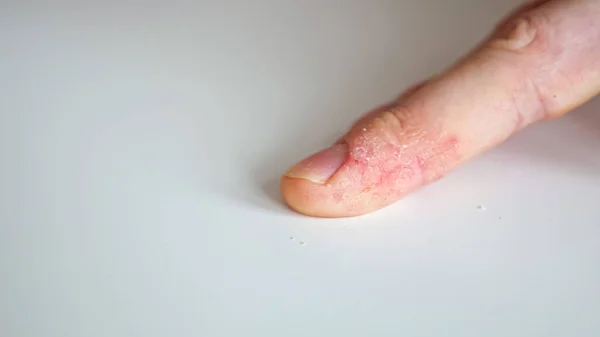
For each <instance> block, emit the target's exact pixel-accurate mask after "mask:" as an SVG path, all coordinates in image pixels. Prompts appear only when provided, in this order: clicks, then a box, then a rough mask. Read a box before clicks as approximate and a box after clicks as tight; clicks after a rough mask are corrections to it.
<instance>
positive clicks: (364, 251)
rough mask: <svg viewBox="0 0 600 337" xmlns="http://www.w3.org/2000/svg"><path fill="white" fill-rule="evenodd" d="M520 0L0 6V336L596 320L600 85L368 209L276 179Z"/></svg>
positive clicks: (589, 324)
mask: <svg viewBox="0 0 600 337" xmlns="http://www.w3.org/2000/svg"><path fill="white" fill-rule="evenodd" d="M517 3H518V1H517V0H512V1H496V0H494V1H492V0H488V1H480V0H461V1H458V0H457V1H452V2H450V1H441V0H440V1H421V0H405V1H383V0H382V1H371V0H369V1H367V0H364V1H350V0H349V1H319V2H317V1H277V2H276V1H272V2H271V3H268V2H267V1H266V0H263V1H247V2H243V1H241V0H240V1H237V2H233V1H230V2H228V3H227V4H224V3H221V4H217V1H214V3H212V4H211V3H209V2H208V1H196V2H195V3H193V4H185V5H183V4H181V3H180V4H169V3H168V2H166V1H165V2H164V3H157V2H156V3H152V4H151V3H146V4H145V5H142V4H139V5H129V4H127V5H126V4H117V3H109V2H98V3H96V4H87V5H84V4H79V5H73V4H71V5H67V4H66V3H61V4H58V3H57V4H54V5H49V4H45V3H44V2H41V0H40V2H39V4H38V5H36V6H34V5H27V6H25V5H16V4H12V5H9V4H4V5H1V6H2V7H0V8H1V10H0V46H1V47H0V48H1V50H2V51H1V54H0V60H1V62H0V74H1V76H0V88H1V91H0V154H1V158H2V166H1V168H0V173H1V175H0V335H1V336H7V337H13V336H14V337H21V336H22V337H25V336H27V337H39V336H45V337H51V336H73V337H75V336H111V337H117V336H127V337H131V336H143V337H151V336H178V337H179V336H203V337H213V336H436V337H437V336H444V337H453V336H461V337H465V336H477V337H480V336H486V337H507V336H509V337H511V336H524V337H525V336H526V337H537V336H540V337H542V336H543V337H550V336H561V337H562V336H564V337H573V336H577V337H588V336H590V337H591V336H598V335H600V267H599V266H600V209H599V204H598V200H600V199H599V197H600V155H599V153H600V152H599V150H600V114H599V113H598V109H599V108H600V104H599V103H600V101H598V100H596V101H595V102H592V103H591V104H588V105H587V106H585V107H584V108H582V109H580V110H579V111H577V112H575V113H573V114H571V115H569V116H567V117H565V118H563V119H560V120H557V121H553V122H551V123H547V124H544V125H538V126H535V127H533V128H531V129H529V130H527V131H525V132H523V133H522V134H520V135H519V136H517V137H516V138H514V139H512V140H511V141H509V142H508V143H507V144H504V145H503V146H501V147H499V148H498V149H496V150H494V151H492V152H491V153H489V154H487V155H485V156H484V157H482V158H480V159H478V160H476V161H474V162H472V163H471V164H469V165H467V166H465V167H464V168H462V169H461V170H459V171H457V172H455V173H454V174H452V175H450V176H449V177H447V178H446V179H444V180H442V181H441V182H439V183H437V184H435V185H432V186H430V187H428V188H426V189H423V190H421V191H419V192H418V193H416V194H414V195H412V196H410V197H409V198H407V199H405V200H404V201H402V202H400V203H398V204H397V205H394V206H393V207H390V208H387V209H385V210H383V211H381V212H378V213H375V214H373V215H369V216H366V217H362V218H356V219H345V220H320V219H311V218H306V217H302V216H299V215H296V214H294V213H292V212H290V211H288V210H287V209H286V208H285V207H283V206H282V204H281V201H280V199H279V196H278V176H279V174H281V173H282V172H283V171H284V170H285V168H287V166H289V165H290V164H292V163H294V162H295V161H296V160H297V159H300V158H301V157H303V156H304V155H307V154H310V153H311V152H312V151H314V150H317V149H318V148H320V147H321V146H323V145H325V144H328V143H329V142H330V141H332V140H333V139H335V138H336V137H337V136H338V135H339V134H340V133H341V132H342V131H344V130H345V128H346V127H347V126H348V125H349V124H350V122H351V120H352V119H353V118H354V117H356V116H357V115H359V114H360V113H362V112H363V111H365V110H367V109H369V108H371V107H373V106H375V105H377V104H379V103H382V102H384V101H386V100H387V99H389V98H391V97H393V96H394V95H395V94H397V93H399V92H400V91H401V90H402V89H403V88H405V87H406V86H408V85H409V84H411V83H413V82H414V81H417V80H420V79H422V78H425V77H427V76H428V75H431V74H433V73H434V72H436V71H438V70H440V69H442V68H444V67H445V66H447V65H448V64H449V63H450V62H452V61H453V60H454V59H455V58H456V57H458V56H459V55H461V54H462V53H464V52H466V51H467V50H468V49H469V48H470V47H471V46H472V45H474V44H475V43H476V42H478V41H479V39H480V38H482V37H483V36H484V35H486V34H487V33H488V31H489V30H490V29H491V27H492V26H493V25H494V23H495V21H496V20H497V19H499V18H500V17H501V16H503V15H504V14H505V13H506V12H507V11H508V10H509V9H510V8H511V7H513V6H514V5H515V4H517ZM478 205H484V206H485V208H486V210H485V211H482V210H479V209H478ZM290 237H294V238H295V240H290ZM300 241H304V242H305V245H304V246H302V245H301V244H300Z"/></svg>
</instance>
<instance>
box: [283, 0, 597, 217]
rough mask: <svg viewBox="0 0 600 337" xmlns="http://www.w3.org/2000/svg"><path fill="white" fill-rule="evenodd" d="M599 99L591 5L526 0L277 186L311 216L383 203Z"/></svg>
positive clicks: (357, 211)
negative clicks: (458, 56) (465, 49)
mask: <svg viewBox="0 0 600 337" xmlns="http://www.w3.org/2000/svg"><path fill="white" fill-rule="evenodd" d="M598 93H600V0H543V1H533V2H532V1H528V2H527V3H526V4H525V5H523V6H522V7H521V8H519V9H517V10H516V11H515V12H514V13H512V14H511V15H509V16H507V17H506V19H505V20H503V21H502V22H500V23H499V24H498V26H497V29H496V30H495V31H494V32H492V34H490V36H489V37H488V38H487V39H486V40H485V41H483V42H482V43H481V44H480V45H479V46H477V48H475V49H474V50H473V51H471V52H470V53H468V54H467V55H466V56H465V57H463V58H462V59H460V60H459V61H458V62H456V63H455V64H453V65H452V66H451V67H450V68H449V69H447V70H446V71H444V72H443V73H441V74H439V75H437V76H434V77H433V78H430V79H428V80H427V81H424V82H423V83H421V84H418V85H416V86H414V87H413V88H411V89H409V90H407V91H406V92H405V93H404V94H402V95H400V96H399V98H398V99H396V100H395V101H393V102H391V103H389V104H386V105H384V106H382V107H381V108H378V109H375V110H373V111H372V112H370V113H367V114H365V116H364V117H362V118H360V119H359V120H358V121H356V122H355V124H354V125H353V126H352V127H351V128H350V130H349V131H348V133H347V134H346V135H344V136H343V137H342V138H341V139H340V140H339V141H338V142H337V143H336V144H334V145H333V146H332V147H331V148H328V149H325V150H322V151H320V152H318V153H316V154H315V155H312V156H310V157H309V158H306V159H304V160H302V161H300V162H299V163H298V164H296V165H295V166H293V167H292V168H290V169H289V170H288V171H287V172H286V173H285V174H284V176H283V177H282V179H281V193H282V196H283V197H284V199H285V201H286V203H287V204H288V205H289V206H290V207H291V208H292V209H294V210H296V211H297V212H299V213H302V214H306V215H309V216H315V217H350V216H357V215H362V214H365V213H370V212H373V211H376V210H378V209H380V208H383V207H385V206H388V205H390V204H392V203H394V202H396V201H398V200H400V199H401V198H402V197H404V196H406V195H407V194H409V193H411V192H412V191H414V190H416V189H418V188H420V187H422V186H424V185H427V184H429V183H431V182H433V181H436V180H438V179H441V178H442V177H444V176H445V175H446V174H448V173H449V172H451V171H452V170H454V169H455V168H457V167H458V166H460V165H462V164H464V163H465V162H467V161H468V160H470V159H472V158H473V157H475V156H477V155H479V154H481V153H483V152H485V151H487V150H489V149H491V148H493V147H494V146H496V145H498V144H500V143H502V142H503V141H505V140H506V139H508V138H509V137H510V136H512V135H513V134H515V133H516V132H518V131H519V130H522V129H523V128H525V127H527V126H529V125H531V124H532V123H536V122H539V121H543V120H548V119H553V118H556V117H559V116H562V115H563V114H565V113H566V112H568V111H570V110H572V109H574V108H576V107H578V106H579V105H581V104H583V103H584V102H586V101H588V100H589V99H591V98H592V97H594V96H595V95H597V94H598Z"/></svg>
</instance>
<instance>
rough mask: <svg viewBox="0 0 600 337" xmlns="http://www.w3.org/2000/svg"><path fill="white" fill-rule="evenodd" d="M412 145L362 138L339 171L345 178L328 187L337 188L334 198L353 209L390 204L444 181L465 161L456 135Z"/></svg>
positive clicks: (331, 195) (420, 138)
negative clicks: (365, 204) (373, 203)
mask: <svg viewBox="0 0 600 337" xmlns="http://www.w3.org/2000/svg"><path fill="white" fill-rule="evenodd" d="M365 133H366V132H365ZM428 138H429V139H428ZM408 143H410V144H412V145H410V146H406V145H396V144H391V143H388V144H386V145H385V146H381V144H382V143H381V142H377V141H373V140H372V139H370V137H369V136H365V137H358V138H357V140H355V141H354V142H353V143H352V145H351V148H350V154H349V158H348V160H347V162H346V163H345V164H344V165H343V166H342V168H341V169H340V171H338V172H341V176H342V177H344V179H343V180H342V179H336V176H335V175H334V177H332V179H331V180H330V181H329V182H327V183H326V184H325V187H327V188H328V189H333V191H329V192H330V193H331V194H330V197H331V198H332V199H333V201H334V202H336V203H339V204H344V205H345V206H346V207H347V208H348V209H349V210H350V209H352V207H354V204H355V203H357V202H365V200H373V201H383V203H384V204H386V203H387V202H388V201H389V202H392V201H394V200H396V199H398V198H399V197H401V196H404V195H406V194H408V193H410V192H412V191H414V190H415V189H417V188H419V187H421V186H423V185H426V184H428V183H430V182H433V181H436V180H438V179H440V178H442V177H443V176H444V174H445V173H446V172H447V171H448V170H449V169H450V168H452V167H454V166H455V165H456V164H458V163H459V162H460V161H461V156H460V154H459V142H458V139H457V137H455V136H446V137H443V138H441V139H439V138H438V137H422V136H421V137H419V138H417V139H413V140H408ZM370 144H378V148H377V149H374V148H369V147H368V146H369V145H370ZM320 197H323V195H322V196H320Z"/></svg>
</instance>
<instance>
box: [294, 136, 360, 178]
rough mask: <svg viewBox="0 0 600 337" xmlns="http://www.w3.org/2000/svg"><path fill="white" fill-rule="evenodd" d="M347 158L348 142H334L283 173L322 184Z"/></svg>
mask: <svg viewBox="0 0 600 337" xmlns="http://www.w3.org/2000/svg"><path fill="white" fill-rule="evenodd" d="M347 158H348V144H346V143H343V144H336V145H333V146H332V147H330V148H328V149H325V150H323V151H321V152H318V153H315V154H313V155H312V156H310V157H308V158H306V159H304V160H303V161H301V162H299V163H298V164H296V165H295V166H294V167H292V168H291V169H289V170H288V171H287V172H286V174H285V175H286V176H287V177H290V178H298V179H305V180H309V181H312V182H314V183H317V184H324V183H325V182H327V180H329V178H331V177H332V176H333V175H334V174H335V173H336V172H337V171H338V170H339V169H340V167H342V165H344V163H345V162H346V159H347Z"/></svg>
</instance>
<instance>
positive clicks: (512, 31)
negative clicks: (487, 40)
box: [491, 10, 551, 53]
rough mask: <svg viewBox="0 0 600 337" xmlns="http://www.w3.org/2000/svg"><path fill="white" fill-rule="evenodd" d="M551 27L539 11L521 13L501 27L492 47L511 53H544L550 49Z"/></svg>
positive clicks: (492, 41)
mask: <svg viewBox="0 0 600 337" xmlns="http://www.w3.org/2000/svg"><path fill="white" fill-rule="evenodd" d="M550 35H551V27H550V24H549V22H548V20H547V19H546V17H545V16H544V15H543V14H542V12H541V11H539V10H534V11H530V12H526V13H521V14H519V15H517V16H516V17H514V18H512V19H510V20H508V21H507V22H506V23H505V24H503V25H502V26H500V27H499V29H498V30H497V32H496V34H494V36H493V38H492V40H491V47H492V48H498V49H503V50H506V51H510V52H523V53H543V52H545V51H546V50H547V49H548V47H549V38H550Z"/></svg>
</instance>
